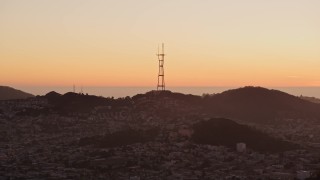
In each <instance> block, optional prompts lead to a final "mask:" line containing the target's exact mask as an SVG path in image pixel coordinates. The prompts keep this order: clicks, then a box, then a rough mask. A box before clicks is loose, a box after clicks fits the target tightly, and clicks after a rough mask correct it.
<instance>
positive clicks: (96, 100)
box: [44, 92, 131, 113]
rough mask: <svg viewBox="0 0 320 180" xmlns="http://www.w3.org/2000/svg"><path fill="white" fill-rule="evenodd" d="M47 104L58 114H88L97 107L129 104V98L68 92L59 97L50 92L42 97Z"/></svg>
mask: <svg viewBox="0 0 320 180" xmlns="http://www.w3.org/2000/svg"><path fill="white" fill-rule="evenodd" d="M44 97H45V98H47V99H48V101H49V103H50V104H52V105H53V106H54V108H55V109H56V110H57V111H58V112H60V113H69V112H90V111H91V110H92V109H93V108H94V107H97V106H114V107H115V106H125V105H128V104H130V103H131V100H130V98H129V99H128V98H119V99H113V98H104V97H100V96H93V95H87V94H86V95H85V94H77V93H73V92H68V93H66V94H64V95H60V94H58V93H56V92H50V93H48V94H46V95H45V96H44Z"/></svg>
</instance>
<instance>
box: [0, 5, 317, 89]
mask: <svg viewBox="0 0 320 180" xmlns="http://www.w3.org/2000/svg"><path fill="white" fill-rule="evenodd" d="M162 42H163V43H165V53H166V54H167V56H166V59H165V75H166V77H165V78H166V84H167V85H168V86H244V85H255V86H320V1H319V0H86V1H85V0H51V1H50V0H28V1H24V0H0V85H10V86H21V85H28V86H29V85H30V86H42V85H43V86H47V85H49V86H72V84H81V85H83V86H155V84H156V81H157V73H158V61H157V57H156V53H157V46H158V44H159V43H162Z"/></svg>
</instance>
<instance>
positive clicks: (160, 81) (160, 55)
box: [157, 43, 166, 91]
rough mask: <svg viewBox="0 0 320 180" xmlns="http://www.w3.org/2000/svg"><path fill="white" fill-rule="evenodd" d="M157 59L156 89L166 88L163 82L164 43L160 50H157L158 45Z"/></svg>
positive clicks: (162, 89)
mask: <svg viewBox="0 0 320 180" xmlns="http://www.w3.org/2000/svg"><path fill="white" fill-rule="evenodd" d="M157 56H158V60H159V73H158V85H157V91H159V90H161V91H164V90H166V85H165V82H164V67H163V65H164V44H163V43H162V52H161V53H160V52H159V46H158V54H157Z"/></svg>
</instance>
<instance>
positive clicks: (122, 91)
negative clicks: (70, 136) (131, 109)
mask: <svg viewBox="0 0 320 180" xmlns="http://www.w3.org/2000/svg"><path fill="white" fill-rule="evenodd" d="M14 88H16V89H20V90H22V91H25V92H28V93H32V94H34V95H45V94H46V93H48V92H50V91H56V92H58V93H61V94H64V93H67V92H72V91H73V87H72V86H70V87H67V86H63V87H50V86H20V87H19V86H16V87H14ZM236 88H240V87H167V90H170V91H172V92H180V93H184V94H193V95H202V94H204V93H208V94H214V93H221V92H223V91H226V90H229V89H236ZM266 88H268V89H276V90H280V91H283V92H286V93H289V94H292V95H294V96H300V95H303V96H309V97H316V98H320V87H266ZM155 89H156V88H155V87H93V86H83V87H82V92H83V93H88V94H90V95H96V96H103V97H115V98H118V97H126V96H134V95H136V94H142V93H146V92H148V91H151V90H155ZM75 90H76V92H77V93H78V92H80V91H81V87H76V89H75Z"/></svg>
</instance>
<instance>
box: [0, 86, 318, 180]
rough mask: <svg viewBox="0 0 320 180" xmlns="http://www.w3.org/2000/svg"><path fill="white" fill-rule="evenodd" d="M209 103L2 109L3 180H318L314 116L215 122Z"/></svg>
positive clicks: (148, 101)
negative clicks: (265, 121)
mask: <svg viewBox="0 0 320 180" xmlns="http://www.w3.org/2000/svg"><path fill="white" fill-rule="evenodd" d="M207 96H215V95H207ZM207 96H202V97H193V96H190V95H183V94H178V93H171V92H169V91H168V92H162V94H159V93H157V92H148V93H146V94H140V95H136V96H134V97H125V98H119V99H114V98H103V97H96V96H90V95H85V94H76V93H67V94H65V95H60V94H58V93H55V92H51V93H48V94H47V95H45V96H37V97H32V98H27V99H19V100H3V101H0V179H1V180H2V179H131V180H140V179H141V180H142V179H190V180H191V179H192V180H193V179H308V178H309V179H312V178H313V179H317V178H319V172H320V131H319V128H320V119H317V116H316V115H315V116H314V117H313V116H312V115H310V116H308V115H306V116H305V117H309V119H302V118H303V117H302V116H298V117H297V118H295V117H294V115H292V114H291V115H288V116H287V115H286V114H288V113H289V114H290V112H282V113H281V114H279V113H278V114H279V116H277V118H275V120H276V121H278V122H279V123H260V122H253V121H245V119H243V118H232V117H231V116H232V115H230V117H228V116H225V117H222V116H221V114H216V115H215V114H211V113H210V112H209V111H206V110H205V108H203V106H202V105H201V104H200V103H199V102H200V101H204V99H206V98H210V97H207ZM248 98H249V97H248ZM319 110H320V108H319ZM221 112H222V111H221ZM221 118H226V119H221ZM229 118H230V120H228V119H229ZM204 123H207V124H204ZM210 128H212V129H210ZM220 130H221V132H220ZM211 131H212V132H215V133H216V134H211V133H212V132H211ZM244 131H245V132H247V133H244ZM245 134H246V136H245ZM242 135H243V136H242ZM211 136H212V137H213V138H211ZM237 137H239V138H237ZM246 138H247V139H246ZM254 138H256V139H254ZM215 139H217V140H215ZM251 141H252V142H254V144H252V143H251ZM256 141H260V142H261V143H258V144H259V146H258V145H257V143H255V142H256Z"/></svg>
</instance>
